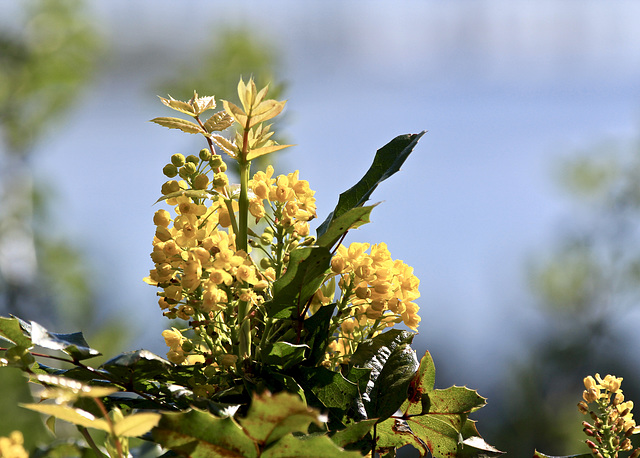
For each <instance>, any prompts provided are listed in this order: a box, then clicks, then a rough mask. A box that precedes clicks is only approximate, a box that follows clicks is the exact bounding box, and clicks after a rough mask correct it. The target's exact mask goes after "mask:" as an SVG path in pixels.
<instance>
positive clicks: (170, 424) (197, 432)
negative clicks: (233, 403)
mask: <svg viewBox="0 0 640 458" xmlns="http://www.w3.org/2000/svg"><path fill="white" fill-rule="evenodd" d="M151 434H152V436H153V439H154V440H155V441H156V442H157V443H158V444H160V445H161V446H163V447H165V448H168V449H170V450H173V451H174V452H176V453H178V454H180V455H182V456H189V457H191V458H208V457H237V458H243V457H248V458H251V457H257V456H258V447H257V445H256V444H255V443H254V441H253V440H251V438H249V437H248V436H247V435H246V434H245V432H244V431H243V429H242V428H241V427H240V425H238V424H237V423H236V422H235V421H234V420H233V418H231V417H224V418H218V417H215V416H213V415H211V414H210V413H208V412H202V411H200V410H190V411H187V412H178V413H165V414H162V418H161V419H160V422H159V423H158V425H157V426H156V427H155V428H153V430H151Z"/></svg>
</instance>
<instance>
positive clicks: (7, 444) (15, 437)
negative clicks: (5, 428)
mask: <svg viewBox="0 0 640 458" xmlns="http://www.w3.org/2000/svg"><path fill="white" fill-rule="evenodd" d="M23 444H24V438H23V436H22V433H21V432H20V431H13V432H12V433H11V434H10V435H9V437H0V457H2V458H28V456H29V454H28V453H27V451H26V450H25V449H24V447H23Z"/></svg>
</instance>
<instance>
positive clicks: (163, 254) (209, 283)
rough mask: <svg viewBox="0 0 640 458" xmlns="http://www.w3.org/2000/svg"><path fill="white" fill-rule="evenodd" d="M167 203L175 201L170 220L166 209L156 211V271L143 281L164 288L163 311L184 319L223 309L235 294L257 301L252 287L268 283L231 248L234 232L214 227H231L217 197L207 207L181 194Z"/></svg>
mask: <svg viewBox="0 0 640 458" xmlns="http://www.w3.org/2000/svg"><path fill="white" fill-rule="evenodd" d="M167 202H168V203H170V204H173V205H175V212H176V215H177V216H176V217H175V218H174V219H173V220H172V219H171V215H170V213H169V212H168V211H166V210H158V211H157V212H156V213H155V215H154V218H153V220H154V223H155V224H156V235H155V237H154V240H153V252H152V253H151V259H152V260H153V262H154V263H155V269H153V270H151V272H150V275H149V277H147V278H146V279H145V281H146V282H147V283H149V284H152V285H156V286H160V287H161V288H163V290H164V292H163V293H160V296H161V297H160V300H159V304H160V307H161V308H162V309H168V310H167V311H166V312H165V315H167V316H169V317H170V318H173V317H175V316H177V317H178V318H181V319H183V320H188V319H190V318H191V317H193V316H194V313H196V312H200V313H203V314H208V313H209V312H212V311H217V310H222V309H223V308H224V307H226V304H227V303H228V302H229V301H230V300H233V299H234V298H237V297H238V296H240V295H242V296H243V300H246V301H247V302H251V303H254V304H255V303H257V302H258V301H259V299H258V296H257V294H255V292H253V293H252V291H253V289H256V290H260V289H264V288H266V287H267V282H266V280H265V279H264V278H263V277H262V276H260V278H259V273H258V271H257V269H256V267H255V265H254V264H253V261H252V260H251V258H250V257H249V256H248V255H247V253H246V252H244V251H236V248H235V236H234V235H233V234H229V233H228V232H226V231H224V230H218V226H228V225H230V223H229V222H228V221H229V213H228V211H227V209H226V207H224V206H222V205H220V204H219V202H218V201H214V203H213V204H212V205H211V206H210V207H206V206H205V205H203V204H199V203H195V202H193V199H191V198H189V197H185V196H181V197H177V198H172V199H168V200H167ZM171 222H173V226H171ZM247 285H252V286H253V289H251V288H249V289H247ZM230 296H233V297H230Z"/></svg>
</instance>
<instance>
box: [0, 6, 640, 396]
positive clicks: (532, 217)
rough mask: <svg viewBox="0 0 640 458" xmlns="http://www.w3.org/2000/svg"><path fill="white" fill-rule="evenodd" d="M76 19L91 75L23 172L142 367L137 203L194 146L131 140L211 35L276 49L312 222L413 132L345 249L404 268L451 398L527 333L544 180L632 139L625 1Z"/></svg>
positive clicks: (148, 205) (292, 154) (637, 40)
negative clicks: (77, 252)
mask: <svg viewBox="0 0 640 458" xmlns="http://www.w3.org/2000/svg"><path fill="white" fill-rule="evenodd" d="M9 3H11V2H9ZM89 4H90V6H91V8H90V10H91V11H93V12H94V14H95V18H96V25H97V27H98V30H99V31H100V32H101V33H102V34H103V36H104V39H105V41H106V43H107V45H108V52H107V54H106V55H105V57H104V59H105V61H104V65H103V66H102V69H101V71H100V74H99V76H98V78H97V79H96V81H95V82H94V83H92V84H91V86H90V87H89V88H88V89H87V90H86V91H85V92H84V95H83V97H82V99H81V101H80V103H79V104H78V106H77V107H76V108H75V109H74V110H73V112H72V113H71V114H70V115H69V116H68V118H67V120H66V123H65V124H64V126H63V128H61V129H60V130H58V131H57V132H55V133H54V134H52V135H51V136H50V137H49V138H47V139H46V141H44V142H42V144H41V145H40V146H39V148H38V152H37V158H38V159H37V161H36V163H35V167H36V173H37V175H38V176H39V177H41V179H45V180H53V181H56V186H57V188H58V192H57V195H58V197H59V199H60V200H59V203H58V206H59V214H60V219H61V223H60V225H61V226H60V228H61V229H62V230H64V231H66V232H67V233H69V234H70V236H71V237H72V238H73V239H74V240H75V241H77V243H78V244H79V245H80V246H82V247H83V248H84V249H85V250H86V251H87V252H88V253H89V255H90V260H91V266H90V268H91V269H92V270H93V271H95V272H96V277H97V279H98V281H97V284H98V285H99V291H100V297H101V303H103V304H105V305H104V307H106V308H107V310H106V311H105V313H116V314H121V315H122V314H124V315H125V316H126V317H127V318H128V319H129V321H130V323H131V325H132V326H133V328H134V329H135V330H136V334H137V337H136V339H135V343H134V345H138V346H141V347H142V346H144V347H146V348H149V349H151V350H152V351H155V352H157V353H163V352H164V351H165V349H164V345H163V343H162V341H161V339H160V335H159V332H160V330H161V329H162V327H163V326H165V325H166V323H165V320H164V318H163V317H162V316H161V313H160V310H159V309H158V308H157V305H156V298H155V291H154V289H153V288H151V287H149V286H148V285H145V284H144V283H142V280H141V279H142V277H144V276H146V275H147V274H148V270H149V269H150V268H151V267H152V263H151V260H150V258H149V256H148V254H149V252H150V250H151V239H152V236H153V232H154V226H153V224H152V216H153V213H154V211H155V210H156V209H157V208H158V207H157V206H154V205H153V202H155V201H156V199H157V198H158V196H159V188H160V185H161V184H162V183H163V181H164V180H163V176H162V173H161V169H162V167H163V166H164V164H165V163H166V162H167V161H168V159H169V157H170V156H171V155H172V154H173V153H176V152H182V153H184V154H185V155H186V154H193V153H195V152H196V151H198V150H199V149H200V148H201V147H202V146H204V145H200V144H197V145H195V146H194V143H193V139H191V138H186V134H181V133H179V132H177V131H169V130H166V129H162V128H161V127H159V126H156V125H153V124H152V123H149V122H147V121H148V120H149V119H151V118H154V117H156V116H171V115H172V114H171V113H168V112H167V109H166V108H165V107H164V106H162V104H161V103H160V102H159V101H158V99H157V97H156V95H166V94H156V92H155V91H156V88H157V84H158V82H159V81H162V79H163V78H164V77H166V76H169V75H175V74H179V72H188V71H189V68H188V65H185V62H193V63H194V65H196V64H197V61H198V52H199V50H201V49H204V48H205V47H206V46H207V45H208V44H210V40H211V37H212V36H213V33H214V31H215V30H216V29H217V28H220V27H227V26H229V25H233V24H238V25H243V26H249V27H251V28H252V29H254V30H255V31H256V33H258V34H259V35H260V36H262V37H264V39H265V40H268V41H270V42H272V43H273V44H274V46H276V47H277V48H279V49H280V50H281V53H282V56H283V62H284V66H283V69H282V71H281V75H282V77H283V78H284V79H285V80H286V81H287V82H288V83H289V86H288V90H287V94H286V97H287V99H288V103H287V117H288V124H287V136H288V137H290V138H291V140H292V142H293V143H295V144H296V146H295V147H293V148H290V149H288V150H286V152H285V153H283V154H282V155H281V156H279V159H278V170H277V172H279V173H288V172H290V171H293V170H296V169H299V170H300V177H301V178H302V179H307V180H308V181H309V182H310V185H311V188H312V189H314V190H316V198H317V205H318V215H319V218H318V220H319V221H323V220H324V218H325V216H326V215H327V213H328V212H330V211H331V210H332V209H333V206H334V205H335V203H336V202H337V197H338V194H339V193H340V192H342V191H344V190H346V189H347V188H349V187H351V185H353V184H354V183H355V182H356V181H357V180H358V179H359V178H360V177H361V176H362V175H363V174H364V172H365V171H366V170H367V168H368V166H369V164H370V162H371V160H372V159H373V154H374V153H375V151H376V149H377V148H379V147H381V146H383V145H384V144H385V143H387V142H388V141H389V140H391V139H392V138H394V137H395V136H397V135H400V134H405V133H417V132H421V131H423V130H427V131H428V132H427V133H426V134H425V135H424V136H423V137H422V139H421V140H420V142H419V144H418V146H417V147H416V148H415V150H414V152H413V153H412V155H411V156H410V157H409V159H408V160H407V162H406V163H405V165H404V166H403V168H402V170H401V171H400V172H399V173H398V174H397V175H394V176H393V177H392V178H391V179H389V180H388V181H387V182H385V183H383V184H382V185H381V186H380V187H379V188H378V189H377V190H376V192H375V193H374V194H373V197H372V201H374V202H378V201H382V204H381V205H379V206H378V207H377V208H376V209H375V210H374V212H373V214H372V218H371V219H372V224H369V225H367V226H365V227H363V228H361V229H360V230H358V231H353V232H352V233H350V235H349V238H348V241H365V242H369V243H378V242H381V241H384V242H385V243H387V245H388V246H389V249H390V251H391V253H392V256H393V257H394V258H398V259H402V260H404V261H405V262H406V263H407V264H409V265H411V266H413V267H414V269H415V274H416V275H417V276H418V277H419V278H420V280H421V288H420V289H421V293H422V297H421V298H420V299H419V301H418V302H419V305H420V307H421V309H422V310H423V313H422V318H423V321H422V324H421V327H420V334H419V336H418V338H417V339H416V341H415V343H416V346H417V347H418V348H419V349H420V350H419V353H420V352H422V351H424V350H425V349H427V348H428V349H431V350H432V351H434V352H435V351H436V350H434V349H437V351H438V352H440V353H434V359H435V361H436V367H438V360H439V358H441V359H444V360H449V361H455V362H456V364H455V365H456V367H458V369H456V370H457V371H458V372H457V373H456V375H457V376H458V377H459V379H458V380H457V384H459V385H462V384H468V385H470V386H474V387H481V386H482V385H483V384H486V385H489V384H490V383H491V380H492V379H495V377H497V376H498V375H496V374H498V373H499V370H500V368H501V367H504V365H506V364H509V361H510V358H513V357H514V356H515V355H516V354H517V351H519V350H520V349H521V347H522V345H524V341H522V340H521V339H519V336H520V335H522V333H523V332H532V331H533V330H534V329H535V326H540V325H543V323H542V322H541V321H540V320H541V318H540V316H539V314H537V312H536V311H535V307H534V304H535V300H534V299H533V297H532V296H531V294H530V293H529V291H528V290H527V285H526V272H525V264H526V262H527V260H529V259H531V257H532V256H533V255H535V254H536V253H538V252H540V251H541V250H543V249H545V248H546V247H548V246H549V243H550V242H551V241H553V237H554V234H555V229H557V224H558V222H559V220H560V219H561V218H562V217H563V215H565V214H566V212H567V211H568V208H569V202H568V200H567V199H566V198H564V197H563V194H562V193H561V192H560V191H559V190H558V187H557V186H556V184H555V182H554V180H553V172H554V170H555V167H556V166H557V164H558V161H559V160H561V159H562V158H563V157H566V156H567V155H570V154H572V153H575V152H576V151H579V150H582V149H589V148H590V147H593V146H594V145H597V144H599V143H601V142H602V141H604V140H607V139H620V140H622V141H627V140H630V139H633V138H635V137H636V136H637V133H638V120H639V116H638V115H639V114H640V113H639V108H640V28H638V27H637V19H638V18H640V3H637V2H632V1H611V2H598V1H590V0H581V1H565V0H560V1H550V0H541V1H536V2H533V1H523V0H518V1H513V0H510V1H506V0H504V1H499V0H493V1H477V2H468V1H457V2H454V1H443V0H427V1H394V2H381V1H373V2H363V1H346V2H344V1H343V2H338V1H323V2H314V1H309V2H306V1H305V2H294V1H277V2H257V1H256V2H243V1H238V2H224V3H223V2H205V1H195V0H184V1H180V2H176V1H168V0H154V2H150V1H140V2H131V1H129V0H112V1H110V2H98V1H95V0H94V1H91V2H89ZM2 8H6V5H3V7H2ZM2 8H0V13H1V12H2ZM223 64H224V63H221V65H223ZM195 89H197V88H195ZM69 164H73V167H74V173H71V174H70V173H69ZM469 344H471V345H469ZM470 349H472V350H470ZM439 355H441V356H439ZM478 355H486V357H483V358H479V357H478ZM476 371H481V372H483V376H482V377H484V378H482V377H480V376H477V375H474V374H475V373H476Z"/></svg>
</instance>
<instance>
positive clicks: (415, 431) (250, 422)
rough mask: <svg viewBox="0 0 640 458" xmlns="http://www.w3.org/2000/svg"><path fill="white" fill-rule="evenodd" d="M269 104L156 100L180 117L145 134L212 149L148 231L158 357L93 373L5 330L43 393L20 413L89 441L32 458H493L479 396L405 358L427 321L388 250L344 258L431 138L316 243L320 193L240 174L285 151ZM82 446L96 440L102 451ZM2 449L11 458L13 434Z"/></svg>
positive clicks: (8, 325) (338, 216)
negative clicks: (156, 453)
mask: <svg viewBox="0 0 640 458" xmlns="http://www.w3.org/2000/svg"><path fill="white" fill-rule="evenodd" d="M267 92H268V87H265V88H262V89H258V88H257V87H256V85H255V84H254V82H253V80H249V81H248V82H246V83H245V82H244V81H243V80H242V79H241V80H240V82H239V84H238V96H239V100H240V102H239V104H237V105H236V104H234V103H232V102H230V101H227V100H223V101H222V105H223V108H222V109H221V110H219V111H216V101H215V99H214V98H213V97H211V96H205V97H201V96H199V95H198V94H197V93H196V92H194V95H193V97H192V98H191V99H190V100H188V101H180V100H175V99H173V98H171V97H169V98H163V97H161V98H160V100H161V102H162V103H163V104H164V105H166V106H167V107H169V108H171V109H173V110H176V111H178V112H179V113H181V114H182V115H184V116H183V118H184V117H188V118H189V119H183V118H178V117H159V118H155V119H153V120H152V121H153V122H155V123H157V124H159V125H161V126H164V127H167V128H171V129H177V130H180V131H182V132H186V133H189V134H199V135H202V136H203V138H204V141H205V142H206V147H205V148H202V149H201V150H200V151H199V153H198V154H197V155H196V154H193V155H187V156H186V157H185V156H184V155H183V154H179V153H176V154H173V155H172V156H171V158H170V160H169V161H168V163H167V164H166V165H165V166H164V167H163V173H164V175H165V176H166V177H167V178H168V180H167V181H166V182H165V183H164V184H163V185H162V186H161V194H162V195H161V197H160V198H159V199H158V202H161V203H162V205H163V206H164V205H167V206H168V208H161V209H158V210H157V211H156V212H155V213H154V215H153V222H154V224H155V226H156V230H155V235H154V238H153V248H152V252H151V259H152V261H153V263H154V268H153V269H152V270H151V271H150V273H149V276H148V277H146V278H145V281H146V282H147V283H149V284H151V285H153V286H155V287H157V288H158V296H159V299H158V304H159V307H160V309H161V310H162V313H163V314H164V315H165V316H166V317H167V318H168V319H170V320H171V323H170V326H169V327H168V329H165V330H164V331H162V336H163V338H164V340H165V343H166V345H167V347H168V352H167V359H164V358H161V357H159V356H156V355H154V354H152V353H150V352H148V351H146V350H138V351H133V352H127V353H124V354H121V355H119V356H116V357H114V358H112V359H110V360H108V361H106V362H105V363H103V364H102V365H100V366H99V367H97V368H92V367H90V366H88V365H86V364H85V363H84V361H85V360H86V359H89V358H92V357H95V356H98V355H100V353H99V352H98V351H97V350H94V349H93V348H91V347H89V345H88V344H87V342H86V341H85V340H84V337H83V336H82V334H81V333H73V334H58V333H53V332H50V331H48V330H47V329H45V328H44V327H43V326H41V325H40V324H38V323H37V322H35V321H23V320H21V319H19V318H15V317H11V318H2V317H0V338H2V339H3V340H6V341H8V342H9V347H7V348H1V349H0V350H1V351H3V352H4V353H3V355H2V356H3V357H2V358H0V365H4V366H11V367H15V368H19V369H21V370H22V371H24V372H25V373H26V374H27V376H28V377H29V381H30V382H33V383H36V384H39V385H42V386H44V387H45V390H44V391H43V392H42V394H41V402H39V403H31V404H25V405H24V407H25V408H28V409H31V410H35V411H37V412H41V413H43V414H46V415H49V416H50V418H51V419H55V418H57V419H60V420H64V421H67V422H70V423H73V424H75V425H76V426H77V427H78V429H79V431H80V432H81V434H82V435H83V438H84V439H85V441H86V443H85V445H82V444H79V443H78V444H76V445H74V447H75V448H74V449H73V450H74V451H73V452H72V451H70V449H68V448H65V449H63V448H60V447H63V445H60V444H58V445H55V446H51V447H49V448H47V449H46V450H44V451H42V453H44V454H46V453H49V454H57V456H63V455H65V454H66V455H69V454H73V453H76V452H77V454H80V453H82V451H83V450H86V449H87V447H86V445H88V446H89V447H90V448H91V449H92V450H93V453H94V454H95V455H97V456H104V455H105V454H106V455H109V456H111V457H114V458H115V457H118V458H123V457H125V456H130V455H134V456H135V455H136V453H148V451H149V450H148V449H147V450H146V451H145V452H143V451H140V449H137V448H136V449H134V447H136V446H135V445H132V444H134V443H133V442H132V441H131V440H130V439H131V438H133V437H142V438H143V439H144V440H146V441H149V442H151V443H153V444H155V445H159V446H161V447H162V448H163V451H167V450H170V451H171V452H169V453H173V454H176V455H178V456H243V457H277V456H317V457H327V456H345V457H355V456H362V455H366V456H372V455H375V454H376V453H379V454H384V456H389V457H390V456H395V453H396V450H397V449H399V448H402V447H404V446H407V445H410V446H412V447H414V448H415V449H417V450H418V452H419V453H420V456H427V455H430V456H434V457H438V458H445V457H449V458H451V457H467V458H468V457H476V456H478V457H479V456H484V457H492V456H498V455H500V454H501V453H502V452H500V451H499V450H497V449H496V448H494V447H492V446H491V445H489V444H487V443H486V442H485V441H484V440H483V439H482V438H481V436H480V434H479V433H478V430H477V429H476V425H475V422H474V421H473V420H470V419H469V415H470V414H471V413H473V412H475V411H476V410H478V409H479V408H481V407H483V406H484V405H485V403H486V400H485V398H483V397H482V396H480V395H479V394H478V393H477V392H476V391H474V390H471V389H468V388H466V387H457V386H454V387H450V388H447V389H436V388H435V385H434V383H435V366H434V363H433V360H432V358H431V355H430V353H429V352H426V353H425V355H424V356H423V357H422V358H421V359H420V360H419V359H418V357H417V354H416V351H415V350H414V349H413V348H412V347H411V344H412V341H413V338H414V337H415V335H416V333H415V331H417V329H418V326H419V323H420V320H421V318H420V316H419V314H418V312H419V308H418V305H417V303H416V300H417V299H418V298H419V297H420V292H419V289H418V287H419V280H418V278H417V277H416V276H415V275H414V274H413V269H412V268H411V267H410V266H408V265H406V264H405V263H404V262H403V261H401V260H398V259H394V258H393V257H392V256H391V253H390V252H389V250H388V248H387V245H386V244H384V243H377V244H373V245H370V244H368V243H357V242H354V243H351V244H349V245H346V244H345V245H343V241H344V239H345V236H346V235H347V233H348V232H349V231H351V230H353V229H356V228H358V227H360V226H361V225H363V224H366V223H368V222H369V219H370V214H371V212H372V210H373V209H374V208H375V206H376V205H377V204H373V205H371V204H369V205H368V204H367V202H368V200H369V199H370V197H371V194H372V193H373V191H374V190H375V189H376V187H377V186H378V184H380V183H381V182H382V181H384V180H386V179H387V178H389V177H390V176H392V175H393V174H395V173H396V172H397V171H399V169H400V167H401V166H402V164H403V163H404V162H405V160H406V159H407V157H408V156H409V154H410V153H411V152H412V151H413V149H414V147H415V146H416V144H417V142H418V140H419V139H420V138H421V137H422V135H423V134H424V132H421V133H418V134H408V135H400V136H398V137H396V138H394V139H393V140H392V141H391V142H389V143H388V144H387V145H385V146H383V147H382V148H380V149H379V150H378V151H377V152H376V155H375V157H374V160H373V163H372V165H371V166H370V168H369V169H368V171H367V172H366V173H365V175H364V176H363V177H362V179H361V180H360V181H359V182H358V183H356V184H355V185H354V186H353V187H351V188H349V189H347V190H346V191H344V192H343V193H342V194H340V197H339V199H338V203H337V205H336V207H335V208H334V210H333V211H332V212H330V213H329V215H328V216H327V217H326V219H325V220H324V221H323V222H322V223H320V224H319V225H318V226H317V227H316V229H315V235H311V227H310V225H311V223H312V222H313V221H314V220H315V219H316V218H317V212H316V200H315V192H314V191H313V189H312V188H311V187H310V184H309V182H308V181H306V180H304V179H303V177H301V175H300V172H299V171H297V170H296V171H294V172H291V173H286V174H280V175H276V173H275V169H274V167H273V165H265V168H264V170H257V171H254V172H253V173H252V171H251V163H252V161H254V160H255V159H256V158H261V157H264V156H266V155H269V154H272V153H275V152H277V151H279V150H281V149H283V148H286V147H287V146H289V145H280V144H278V143H276V142H275V141H274V140H273V131H272V129H271V124H270V122H271V121H272V120H273V119H274V118H275V117H276V116H278V115H279V114H280V113H281V112H282V110H283V109H284V107H285V102H284V101H277V100H272V99H269V98H267ZM225 131H226V132H228V133H227V134H224V132H225ZM223 158H224V159H223ZM225 159H226V161H227V162H229V165H228V164H227V162H225ZM260 162H261V163H262V162H264V161H260ZM231 172H233V174H232V173H231ZM235 181H238V183H237V184H234V182H235ZM396 325H404V326H405V327H406V328H408V329H409V330H410V331H408V330H400V329H396V328H394V326H396ZM35 347H42V348H45V349H47V351H49V352H62V353H63V354H64V355H62V356H57V355H55V356H54V355H48V354H45V353H40V352H34V348H35ZM43 358H53V359H54V360H56V361H57V362H58V363H60V364H64V365H71V368H70V369H57V368H53V367H49V366H47V365H45V364H43V363H41V362H40V360H41V359H43ZM52 421H54V420H49V421H48V424H50V423H51V422H52ZM51 429H53V428H51ZM90 430H97V431H100V432H101V433H102V434H103V435H105V436H106V438H105V441H104V445H103V446H99V445H98V444H97V443H96V442H95V440H94V438H93V436H92V435H91V432H90ZM8 440H12V441H13V442H12V443H16V444H17V445H19V444H18V442H19V437H18V435H17V434H16V435H14V437H13V439H8ZM4 442H7V440H5V441H4ZM4 442H3V443H4ZM7 443H8V442H7ZM68 445H69V444H67V445H65V446H68Z"/></svg>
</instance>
